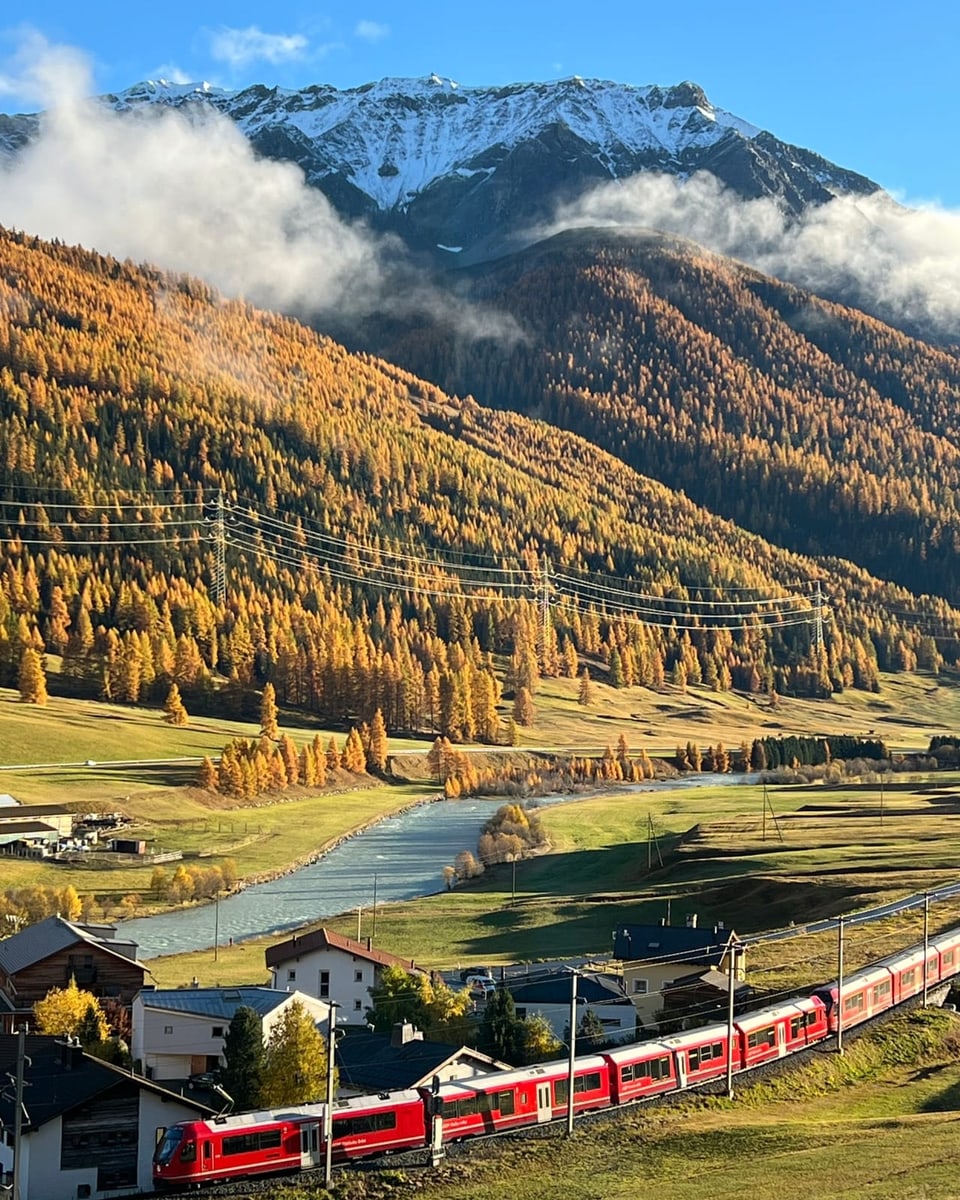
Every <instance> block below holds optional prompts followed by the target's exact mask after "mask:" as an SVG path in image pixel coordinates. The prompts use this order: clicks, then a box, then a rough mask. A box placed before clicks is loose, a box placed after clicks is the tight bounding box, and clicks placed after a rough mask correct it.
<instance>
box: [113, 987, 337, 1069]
mask: <svg viewBox="0 0 960 1200" xmlns="http://www.w3.org/2000/svg"><path fill="white" fill-rule="evenodd" d="M294 1001H299V1002H300V1003H301V1004H302V1005H303V1007H304V1009H305V1010H306V1012H307V1013H308V1014H309V1015H310V1017H311V1018H312V1019H313V1021H314V1023H315V1024H316V1025H318V1026H320V1028H321V1032H325V1026H326V1022H327V1021H328V1020H329V1016H330V1005H329V1004H327V1003H325V1002H324V1001H322V1000H316V999H314V997H312V996H307V995H306V994H305V993H303V992H298V991H296V990H291V991H280V990H278V989H275V988H268V987H233V988H219V987H206V988H201V987H190V988H177V989H166V988H164V989H157V988H144V989H143V990H142V991H140V992H138V993H137V995H136V996H135V997H134V1001H133V1036H132V1038H131V1043H130V1053H131V1056H132V1058H133V1061H134V1064H135V1065H136V1067H137V1070H138V1071H140V1072H141V1073H142V1074H144V1075H146V1076H147V1078H148V1079H156V1080H166V1081H172V1080H177V1081H185V1080H187V1079H189V1077H190V1076H191V1075H201V1074H205V1073H207V1072H211V1071H216V1070H218V1069H219V1068H220V1067H222V1066H224V1065H225V1062H224V1057H223V1039H224V1037H225V1036H226V1033H227V1030H228V1028H229V1027H230V1022H231V1020H232V1019H233V1015H234V1013H235V1012H236V1011H237V1009H238V1008H241V1007H245V1008H251V1009H253V1011H254V1012H255V1013H256V1014H257V1015H258V1016H259V1017H260V1019H261V1021H262V1022H263V1040H264V1042H267V1041H268V1040H269V1037H270V1032H271V1030H272V1029H273V1027H274V1025H276V1023H277V1021H278V1020H279V1019H280V1017H281V1016H282V1015H283V1014H284V1013H285V1012H286V1011H287V1009H288V1008H289V1007H290V1005H291V1004H293V1003H294Z"/></svg>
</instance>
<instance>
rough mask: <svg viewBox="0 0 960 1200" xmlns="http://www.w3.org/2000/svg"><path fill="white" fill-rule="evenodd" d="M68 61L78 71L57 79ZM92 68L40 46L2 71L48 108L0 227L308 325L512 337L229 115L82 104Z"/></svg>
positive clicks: (7, 187) (7, 190) (12, 178)
mask: <svg viewBox="0 0 960 1200" xmlns="http://www.w3.org/2000/svg"><path fill="white" fill-rule="evenodd" d="M64 64H71V66H72V67H73V68H75V69H73V70H72V71H71V72H70V73H69V74H61V73H60V72H61V68H62V67H63V66H64ZM83 67H84V60H83V58H82V56H80V55H78V54H76V53H75V52H73V51H69V50H66V49H65V48H63V47H56V46H49V45H47V43H46V42H44V41H43V40H42V39H33V40H32V41H31V45H30V49H29V51H24V53H23V54H22V55H21V56H20V57H19V58H18V60H17V62H16V63H15V64H14V65H13V71H12V73H11V74H9V75H7V76H3V74H2V72H0V77H4V78H6V79H8V80H9V82H10V85H11V86H13V87H15V88H16V90H17V92H18V94H24V90H25V89H26V88H27V87H35V88H37V89H38V91H37V93H36V94H37V98H38V101H39V103H40V104H41V105H42V106H45V107H46V112H45V113H44V114H43V115H42V117H41V124H40V136H39V137H38V138H37V140H36V141H35V142H33V143H32V144H30V145H28V146H27V147H25V148H24V149H23V150H22V151H21V152H20V153H19V155H18V156H17V157H16V158H15V159H13V160H12V161H10V162H8V163H7V164H6V165H5V166H4V165H0V224H2V225H5V226H7V227H12V228H18V229H22V230H24V231H25V232H27V233H32V234H37V235H38V236H40V237H44V238H48V239H49V238H59V239H60V240H61V241H65V242H68V243H78V244H80V245H82V246H86V247H88V248H89V249H95V250H99V251H100V252H102V253H105V254H112V255H114V256H116V257H118V258H130V259H133V260H134V261H136V262H144V261H148V262H153V263H156V264H158V265H159V266H161V267H165V268H168V269H172V270H175V271H183V272H188V273H190V274H192V275H198V276H201V277H202V278H204V279H206V280H208V281H209V282H210V283H212V284H214V285H215V286H217V287H218V288H220V289H221V290H223V291H224V292H226V293H227V294H228V295H231V296H237V295H243V296H246V297H247V298H248V299H250V300H251V301H253V302H254V303H256V304H258V305H261V306H263V307H266V308H273V309H279V310H282V311H287V312H294V313H299V314H301V315H303V316H315V315H316V316H319V315H321V314H324V313H328V314H336V315H337V316H338V317H344V316H350V315H351V314H356V313H362V312H368V311H371V310H373V309H377V308H381V307H389V308H390V309H391V310H392V311H394V312H397V313H400V312H411V311H426V312H435V313H438V314H443V315H444V316H445V317H446V319H448V320H450V321H452V322H454V323H455V324H456V325H458V327H459V328H460V329H461V330H462V331H463V332H464V333H466V334H470V333H473V334H474V335H475V336H488V337H492V336H496V335H497V333H498V332H502V330H503V328H504V323H503V322H502V321H501V322H499V324H498V322H497V320H496V319H495V318H491V317H489V316H488V315H486V314H483V313H480V312H477V311H476V310H473V309H469V308H466V307H463V306H461V307H460V308H458V306H457V303H456V302H455V301H453V300H452V299H451V298H449V297H446V296H441V295H440V294H439V293H438V292H437V291H436V289H435V288H433V287H432V286H431V285H430V284H428V283H427V282H425V281H424V280H423V279H422V278H421V277H420V276H419V275H418V274H417V273H415V272H414V270H413V268H412V267H410V265H409V264H408V263H407V261H406V259H405V258H404V256H403V254H402V253H401V251H400V248H399V244H398V243H397V242H396V241H395V240H394V239H390V238H386V237H381V236H377V235H375V234H373V233H372V232H371V231H370V230H369V229H367V228H366V227H365V226H363V225H360V224H350V223H349V222H346V221H344V220H341V218H340V217H339V216H338V215H337V213H336V212H335V210H334V209H333V207H332V206H331V205H330V203H329V202H328V201H327V199H326V198H325V197H324V196H323V195H322V194H321V193H320V192H318V191H317V190H316V189H314V188H311V187H308V186H307V184H306V182H305V180H304V176H303V173H302V171H301V170H300V168H299V167H296V166H294V165H292V164H289V163H278V162H274V161H272V160H268V159H264V158H259V157H257V156H256V155H255V153H254V151H253V149H252V147H251V145H250V143H249V142H248V141H247V140H246V138H245V137H244V136H243V134H242V133H241V132H240V131H239V130H238V129H237V127H236V126H235V125H234V124H233V122H232V121H230V120H229V119H228V118H226V117H223V116H220V115H219V114H217V113H216V112H215V111H214V110H212V109H209V110H208V109H204V108H201V107H200V106H198V105H191V106H190V112H189V115H186V114H184V113H181V112H179V111H177V110H174V109H168V108H164V107H156V108H153V107H148V108H144V109H139V110H136V111H134V112H132V113H127V114H119V113H116V112H114V111H113V110H112V109H109V108H106V107H104V106H103V105H101V104H100V103H99V102H97V101H95V100H89V99H87V98H86V96H87V95H88V94H89V84H90V80H89V74H88V72H86V71H85V70H84V69H83ZM68 80H70V81H72V83H71V84H70V86H68V84H67V81H68ZM0 163H2V160H0Z"/></svg>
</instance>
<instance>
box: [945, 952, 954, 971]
mask: <svg viewBox="0 0 960 1200" xmlns="http://www.w3.org/2000/svg"><path fill="white" fill-rule="evenodd" d="M955 953H956V951H954V950H944V952H943V965H944V966H945V967H952V966H953V956H954V954H955Z"/></svg>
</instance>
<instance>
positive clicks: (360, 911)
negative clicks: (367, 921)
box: [357, 904, 363, 942]
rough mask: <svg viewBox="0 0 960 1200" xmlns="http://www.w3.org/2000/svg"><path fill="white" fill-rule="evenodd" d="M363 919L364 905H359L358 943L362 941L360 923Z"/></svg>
mask: <svg viewBox="0 0 960 1200" xmlns="http://www.w3.org/2000/svg"><path fill="white" fill-rule="evenodd" d="M362 917H363V905H362V904H358V905H357V941H358V942H359V941H360V921H361V918H362Z"/></svg>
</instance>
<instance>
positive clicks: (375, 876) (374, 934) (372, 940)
mask: <svg viewBox="0 0 960 1200" xmlns="http://www.w3.org/2000/svg"><path fill="white" fill-rule="evenodd" d="M376 940H377V873H376V871H374V873H373V934H372V936H371V938H370V945H371V946H372V945H373V943H374V942H375V941H376Z"/></svg>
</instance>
